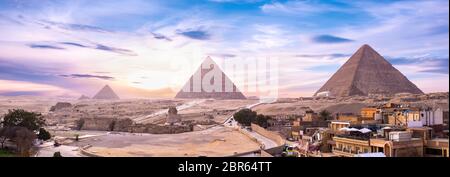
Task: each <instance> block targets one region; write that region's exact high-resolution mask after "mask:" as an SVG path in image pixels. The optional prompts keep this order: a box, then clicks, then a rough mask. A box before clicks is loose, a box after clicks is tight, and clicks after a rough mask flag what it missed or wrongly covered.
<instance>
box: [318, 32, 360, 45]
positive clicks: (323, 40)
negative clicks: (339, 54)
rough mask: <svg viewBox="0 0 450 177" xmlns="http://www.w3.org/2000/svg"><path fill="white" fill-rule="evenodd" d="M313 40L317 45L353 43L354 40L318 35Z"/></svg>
mask: <svg viewBox="0 0 450 177" xmlns="http://www.w3.org/2000/svg"><path fill="white" fill-rule="evenodd" d="M312 40H313V41H314V42H317V43H331V44H332V43H344V42H352V41H353V40H351V39H347V38H343V37H338V36H333V35H328V34H325V35H318V36H315V37H313V38H312Z"/></svg>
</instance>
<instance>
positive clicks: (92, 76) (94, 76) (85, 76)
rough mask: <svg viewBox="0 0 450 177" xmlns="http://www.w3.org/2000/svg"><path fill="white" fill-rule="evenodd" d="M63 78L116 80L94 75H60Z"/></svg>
mask: <svg viewBox="0 0 450 177" xmlns="http://www.w3.org/2000/svg"><path fill="white" fill-rule="evenodd" d="M59 76H61V77H70V78H95V79H104V80H114V77H111V76H102V75H92V74H70V75H66V74H62V75H59Z"/></svg>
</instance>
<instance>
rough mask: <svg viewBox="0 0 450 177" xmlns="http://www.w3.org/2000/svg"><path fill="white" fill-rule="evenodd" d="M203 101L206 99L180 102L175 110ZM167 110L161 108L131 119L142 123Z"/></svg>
mask: <svg viewBox="0 0 450 177" xmlns="http://www.w3.org/2000/svg"><path fill="white" fill-rule="evenodd" d="M205 101H206V100H194V101H191V102H187V103H185V104H182V105H180V106H177V110H178V111H181V110H183V109H187V108H190V107H192V106H195V105H198V104H200V103H203V102H205ZM167 111H169V109H163V110H160V111H157V112H155V113H152V114H150V115H146V116H142V117H137V118H134V119H133V120H134V121H135V122H136V123H142V122H144V121H146V120H147V119H150V118H152V117H155V116H159V115H161V114H166V113H167Z"/></svg>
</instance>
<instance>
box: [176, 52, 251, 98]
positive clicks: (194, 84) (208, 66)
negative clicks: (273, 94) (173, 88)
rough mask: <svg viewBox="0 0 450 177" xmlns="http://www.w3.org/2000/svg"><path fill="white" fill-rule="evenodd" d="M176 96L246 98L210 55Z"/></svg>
mask: <svg viewBox="0 0 450 177" xmlns="http://www.w3.org/2000/svg"><path fill="white" fill-rule="evenodd" d="M215 79H217V80H215ZM205 85H206V87H205ZM175 98H189V99H196V98H214V99H246V98H245V96H244V95H243V94H242V93H241V92H240V91H239V89H238V88H237V87H236V85H234V83H233V82H232V81H231V80H230V79H229V78H228V77H227V76H226V75H225V73H223V71H222V70H221V69H220V67H219V66H218V65H217V64H216V63H215V62H214V61H213V60H212V59H211V58H210V57H208V58H206V59H205V60H204V61H203V63H202V64H201V65H200V67H199V68H198V69H197V71H196V72H195V73H194V75H192V76H191V77H190V79H189V80H188V82H187V83H186V84H185V85H184V87H183V88H182V89H181V90H180V91H179V92H178V93H177V95H176V96H175Z"/></svg>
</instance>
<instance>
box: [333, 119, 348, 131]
mask: <svg viewBox="0 0 450 177" xmlns="http://www.w3.org/2000/svg"><path fill="white" fill-rule="evenodd" d="M329 127H330V130H331V131H332V132H341V130H340V129H341V128H348V127H350V122H349V121H339V120H334V121H331V122H330V126H329Z"/></svg>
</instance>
